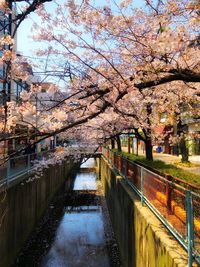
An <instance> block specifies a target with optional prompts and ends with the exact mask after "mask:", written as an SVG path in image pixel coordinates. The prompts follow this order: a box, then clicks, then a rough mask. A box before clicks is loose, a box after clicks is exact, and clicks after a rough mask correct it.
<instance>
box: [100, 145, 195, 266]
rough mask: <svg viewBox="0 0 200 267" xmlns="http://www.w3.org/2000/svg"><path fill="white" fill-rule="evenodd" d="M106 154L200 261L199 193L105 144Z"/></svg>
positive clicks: (169, 228)
mask: <svg viewBox="0 0 200 267" xmlns="http://www.w3.org/2000/svg"><path fill="white" fill-rule="evenodd" d="M102 154H103V156H104V157H105V158H106V159H107V160H108V162H109V163H110V164H111V165H112V167H113V168H114V170H115V171H116V172H118V173H119V174H120V175H121V176H122V177H123V178H124V179H125V181H126V182H127V183H128V184H129V185H130V186H131V188H132V189H133V190H134V191H135V192H136V193H137V194H138V196H139V197H140V199H141V203H142V205H144V204H146V205H147V206H148V207H149V208H150V209H151V210H152V211H153V212H154V214H155V215H156V216H157V217H158V218H159V220H160V221H161V222H162V223H163V224H164V225H165V227H166V228H167V229H168V230H169V231H170V232H171V234H172V235H173V236H174V237H175V238H176V239H177V240H178V241H179V243H180V244H181V245H182V246H183V247H184V248H185V249H186V250H187V252H188V266H189V267H192V262H193V259H195V260H196V261H197V263H198V264H200V195H199V194H198V193H196V192H193V191H191V190H188V189H186V188H184V187H183V186H181V185H179V184H177V183H175V182H174V181H170V180H168V179H166V178H164V177H162V176H160V175H158V174H156V173H154V172H152V171H150V170H148V169H147V168H145V167H143V166H141V165H139V164H136V163H134V162H133V161H130V160H128V159H127V158H124V157H122V156H121V155H119V154H117V153H116V152H113V151H112V150H110V149H108V148H105V147H103V148H102Z"/></svg>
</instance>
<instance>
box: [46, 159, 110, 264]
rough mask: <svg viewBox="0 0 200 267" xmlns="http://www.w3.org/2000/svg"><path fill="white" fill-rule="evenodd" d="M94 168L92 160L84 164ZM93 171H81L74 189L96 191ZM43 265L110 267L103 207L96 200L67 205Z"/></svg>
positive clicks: (83, 165)
mask: <svg viewBox="0 0 200 267" xmlns="http://www.w3.org/2000/svg"><path fill="white" fill-rule="evenodd" d="M81 167H82V168H90V167H91V168H93V167H94V160H93V159H90V160H88V161H86V162H85V163H83V164H82V165H81ZM96 189H97V185H96V174H95V173H94V172H88V173H78V174H77V176H76V179H75V183H74V190H96ZM41 266H42V267H79V266H80V267H83V266H87V267H102V266H103V267H109V260H108V255H107V251H106V242H105V238H104V226H103V218H102V210H101V207H100V206H98V205H96V204H95V203H94V201H93V203H90V204H89V205H88V206H82V205H80V206H67V207H65V213H64V216H63V218H62V220H61V222H60V224H59V227H58V229H57V232H56V237H55V240H54V243H53V244H52V247H51V249H50V251H49V253H48V254H47V255H46V256H45V257H44V259H43V261H42V264H41Z"/></svg>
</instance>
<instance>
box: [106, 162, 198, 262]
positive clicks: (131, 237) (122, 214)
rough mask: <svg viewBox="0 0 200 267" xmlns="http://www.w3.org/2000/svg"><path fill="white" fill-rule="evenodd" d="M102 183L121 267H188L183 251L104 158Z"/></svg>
mask: <svg viewBox="0 0 200 267" xmlns="http://www.w3.org/2000/svg"><path fill="white" fill-rule="evenodd" d="M101 180H102V184H103V188H104V192H105V197H106V200H107V204H108V208H109V212H110V217H111V221H112V224H113V228H114V232H115V237H116V240H117V242H118V245H119V250H120V254H121V259H122V263H123V266H124V267H146V266H148V267H168V266H169V267H183V266H185V267H186V266H188V265H187V254H186V252H185V250H183V249H182V247H181V246H180V245H179V243H178V242H177V241H175V240H174V239H173V237H172V236H171V235H170V234H169V233H168V231H167V230H166V229H165V228H164V226H163V225H162V224H161V223H160V221H159V220H158V219H157V218H156V216H155V215H154V214H153V213H152V212H151V211H150V210H149V208H147V207H143V206H142V205H141V202H140V200H139V199H138V197H137V196H136V194H135V193H134V192H133V190H132V189H131V188H130V186H129V185H128V184H127V183H126V182H125V181H124V180H123V179H122V177H121V176H117V175H116V174H115V172H114V170H113V169H112V168H111V166H110V165H109V164H108V162H107V161H106V160H104V159H103V158H102V159H101ZM194 266H195V265H194Z"/></svg>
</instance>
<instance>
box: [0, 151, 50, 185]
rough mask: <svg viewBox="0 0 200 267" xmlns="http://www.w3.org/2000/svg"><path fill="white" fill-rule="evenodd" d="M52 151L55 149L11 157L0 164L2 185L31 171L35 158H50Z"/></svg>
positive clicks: (0, 182)
mask: <svg viewBox="0 0 200 267" xmlns="http://www.w3.org/2000/svg"><path fill="white" fill-rule="evenodd" d="M52 151H54V150H47V151H43V152H40V153H34V154H25V155H21V156H16V157H12V158H9V159H8V160H7V161H6V162H4V163H3V164H1V165H0V187H2V186H9V185H10V183H11V182H13V181H15V180H17V179H19V178H20V177H22V176H23V175H24V174H26V173H28V172H30V171H31V170H32V169H33V166H34V162H35V160H38V161H40V160H44V159H48V158H49V155H50V153H51V152H52Z"/></svg>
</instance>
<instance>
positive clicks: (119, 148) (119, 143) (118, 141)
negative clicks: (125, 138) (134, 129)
mask: <svg viewBox="0 0 200 267" xmlns="http://www.w3.org/2000/svg"><path fill="white" fill-rule="evenodd" d="M116 140H117V149H118V151H119V152H121V151H122V147H121V139H120V137H119V135H118V136H117V137H116Z"/></svg>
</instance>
